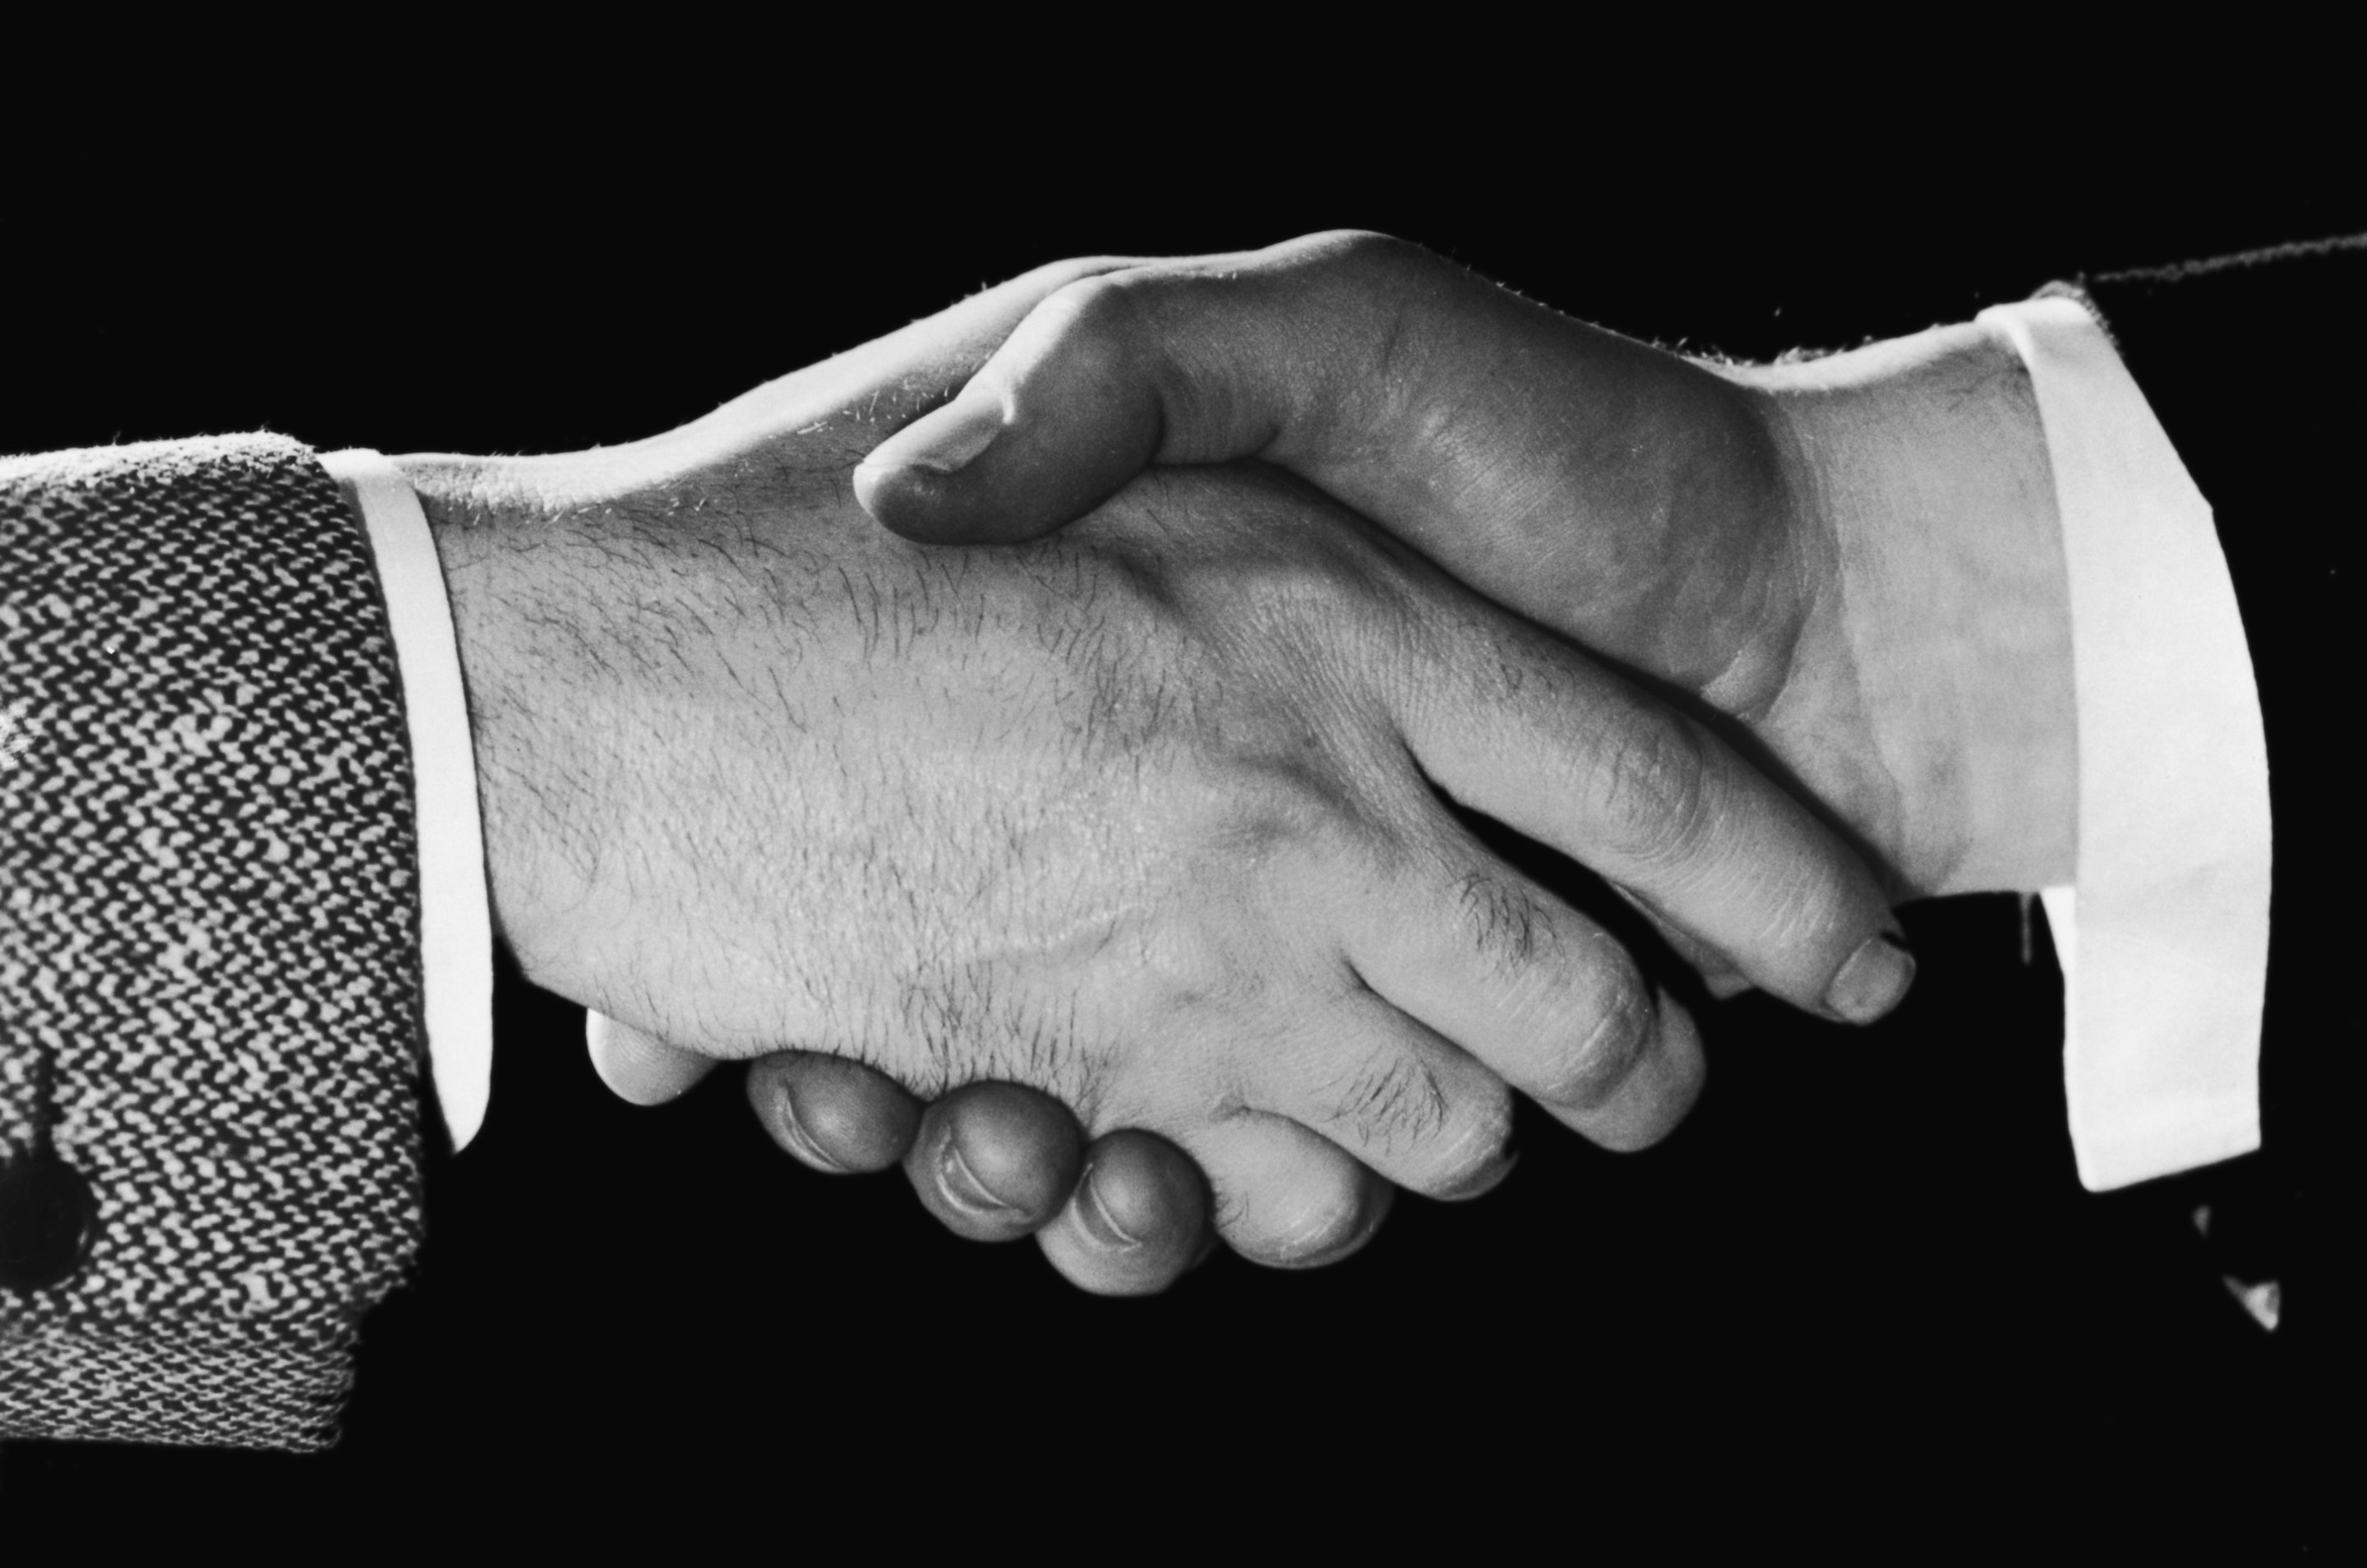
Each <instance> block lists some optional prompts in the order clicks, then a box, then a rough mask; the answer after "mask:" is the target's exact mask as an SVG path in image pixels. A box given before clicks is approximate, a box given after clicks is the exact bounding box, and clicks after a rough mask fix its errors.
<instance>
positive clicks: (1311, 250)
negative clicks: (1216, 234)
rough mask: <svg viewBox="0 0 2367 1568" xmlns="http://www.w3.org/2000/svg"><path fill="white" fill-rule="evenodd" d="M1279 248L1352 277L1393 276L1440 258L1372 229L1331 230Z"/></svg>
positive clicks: (1395, 237) (1378, 277) (1380, 277)
mask: <svg viewBox="0 0 2367 1568" xmlns="http://www.w3.org/2000/svg"><path fill="white" fill-rule="evenodd" d="M1277 249H1280V250H1283V251H1285V252H1288V253H1293V254H1294V255H1295V257H1296V258H1300V259H1304V260H1306V261H1308V262H1312V263H1315V264H1317V265H1323V266H1328V267H1332V268H1336V269H1338V270H1339V271H1341V272H1342V273H1344V274H1347V275H1349V276H1354V277H1358V278H1371V279H1376V280H1378V279H1394V278H1396V277H1398V276H1400V275H1402V274H1403V273H1405V272H1406V271H1408V270H1409V269H1410V268H1412V267H1416V266H1429V265H1433V263H1435V261H1436V260H1437V258H1436V257H1435V256H1433V254H1431V253H1430V252H1428V251H1426V250H1424V249H1423V248H1422V247H1421V246H1420V245H1417V244H1415V243H1413V242H1412V241H1410V240H1400V239H1399V238H1398V237H1397V236H1396V235H1394V234H1384V233H1381V232H1380V231H1377V230H1373V229H1328V230H1325V231H1322V232H1320V233H1316V234H1308V235H1306V236H1305V237H1303V238H1301V239H1297V240H1292V241H1289V242H1287V243H1285V245H1283V246H1279V247H1277Z"/></svg>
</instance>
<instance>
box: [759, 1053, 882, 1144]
mask: <svg viewBox="0 0 2367 1568" xmlns="http://www.w3.org/2000/svg"><path fill="white" fill-rule="evenodd" d="M748 1103H749V1105H750V1106H751V1107H753V1109H754V1111H755V1112H756V1120H757V1121H758V1122H760V1123H762V1124H763V1126H764V1131H765V1132H767V1133H769V1134H772V1138H773V1142H775V1143H776V1144H778V1145H780V1146H781V1148H782V1149H783V1150H784V1151H785V1152H787V1153H788V1154H790V1155H792V1156H796V1157H797V1158H798V1159H799V1160H801V1161H803V1162H804V1163H805V1164H807V1165H809V1166H811V1167H812V1168H814V1169H816V1170H821V1171H828V1172H830V1173H832V1174H833V1175H836V1174H841V1173H845V1172H854V1171H871V1170H885V1169H887V1168H889V1166H891V1165H894V1164H895V1163H896V1162H897V1161H899V1160H900V1159H902V1158H903V1157H904V1156H905V1155H906V1154H907V1153H908V1152H910V1150H911V1149H912V1140H913V1138H914V1137H915V1136H916V1135H917V1134H919V1132H920V1130H921V1102H920V1101H919V1100H914V1099H913V1098H912V1096H911V1095H909V1094H907V1093H905V1092H904V1089H903V1087H902V1086H901V1085H900V1084H899V1083H897V1082H896V1080H895V1079H893V1078H891V1077H889V1076H888V1075H887V1074H885V1073H882V1072H880V1071H878V1069H877V1068H874V1067H866V1066H864V1065H863V1064H862V1063H860V1062H850V1061H848V1060H846V1059H845V1058H844V1057H841V1056H825V1055H821V1054H820V1053H818V1052H812V1051H776V1052H775V1053H774V1054H773V1055H769V1056H761V1057H758V1058H757V1059H756V1060H755V1061H753V1062H751V1063H749V1064H748Z"/></svg>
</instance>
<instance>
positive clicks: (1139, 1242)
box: [1036, 1129, 1208, 1296]
mask: <svg viewBox="0 0 2367 1568" xmlns="http://www.w3.org/2000/svg"><path fill="white" fill-rule="evenodd" d="M1207 1234H1208V1184H1207V1181H1206V1179H1205V1178H1204V1177H1202V1176H1201V1174H1200V1168H1199V1167H1198V1166H1196V1165H1195V1164H1193V1163H1192V1159H1191V1156H1188V1155H1186V1154H1185V1153H1183V1150H1181V1149H1179V1148H1177V1147H1176V1146H1175V1145H1172V1144H1171V1143H1169V1142H1168V1141H1167V1140H1166V1139H1164V1138H1161V1137H1160V1136H1159V1135H1157V1134H1153V1133H1143V1132H1137V1131H1133V1130H1131V1129H1123V1130H1120V1131H1118V1132H1116V1133H1109V1134H1104V1135H1103V1136H1102V1137H1099V1138H1096V1139H1094V1140H1093V1145H1092V1146H1090V1147H1089V1148H1087V1149H1086V1151H1085V1166H1084V1175H1083V1176H1082V1178H1081V1179H1079V1180H1078V1182H1077V1188H1076V1191H1075V1192H1074V1193H1073V1194H1071V1195H1070V1199H1069V1201H1068V1202H1067V1203H1066V1204H1064V1205H1063V1206H1062V1207H1061V1210H1060V1212H1059V1213H1058V1214H1056V1215H1055V1216H1053V1218H1052V1221H1051V1223H1050V1224H1047V1225H1046V1226H1045V1227H1044V1228H1043V1229H1042V1230H1039V1231H1037V1232H1036V1245H1037V1246H1038V1247H1042V1248H1043V1249H1044V1256H1045V1257H1046V1258H1049V1259H1050V1260H1051V1263H1052V1267H1053V1268H1055V1269H1059V1271H1060V1273H1061V1274H1062V1275H1063V1276H1065V1277H1066V1278H1067V1279H1068V1280H1070V1282H1071V1283H1072V1284H1075V1285H1078V1286H1080V1287H1082V1289H1084V1290H1087V1291H1091V1292H1093V1293H1094V1294H1095V1295H1102V1296H1148V1295H1156V1294H1157V1293H1159V1292H1161V1291H1163V1290H1165V1289H1166V1288H1167V1287H1168V1286H1170V1285H1172V1284H1173V1283H1174V1282H1175V1281H1176V1280H1179V1279H1181V1278H1183V1272H1184V1270H1185V1269H1189V1268H1191V1266H1192V1265H1193V1263H1194V1262H1195V1261H1196V1260H1197V1259H1198V1258H1199V1256H1200V1253H1201V1245H1202V1242H1203V1240H1204V1238H1205V1237H1206V1235H1207Z"/></svg>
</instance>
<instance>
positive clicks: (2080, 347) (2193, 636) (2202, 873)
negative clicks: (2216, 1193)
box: [1980, 298, 2270, 1192]
mask: <svg viewBox="0 0 2367 1568" xmlns="http://www.w3.org/2000/svg"><path fill="white" fill-rule="evenodd" d="M1980 320H1981V321H1983V322H1984V323H1987V324H1989V325H1991V326H1993V327H1995V328H1996V329H1998V330H1999V331H2001V332H2003V333H2005V334H2006V335H2007V336H2009V337H2010V338H2011V340H2012V341H2013V344H2014V346H2015V347H2016V348H2017V349H2018V350H2019V351H2020V352H2021V354H2022V360H2023V362H2024V363H2025V364H2027V365H2028V366H2029V367H2030V374H2031V381H2032V385H2033V389H2034V391H2035V393H2036V397H2037V402H2038V411H2039V417H2040V419H2041V421H2042V422H2043V423H2044V426H2045V431H2046V444H2047V452H2048V457H2049V459H2050V461H2051V462H2052V464H2053V467H2054V472H2055V494H2056V505H2057V508H2058V510H2059V512H2060V513H2061V515H2062V524H2063V549H2064V557H2065V563H2066V566H2067V571H2068V578H2069V588H2070V610H2071V656H2072V666H2073V670H2072V678H2073V686H2074V690H2075V691H2076V693H2077V694H2078V748H2079V807H2078V862H2077V867H2076V871H2075V877H2076V886H2075V887H2058V888H2049V889H2047V890H2046V891H2045V893H2044V895H2043V897H2044V901H2045V905H2046V914H2047V921H2048V923H2049V925H2050V926H2052V928H2053V930H2054V932H2055V943H2056V953H2057V954H2058V955H2059V957H2060V959H2061V962H2062V967H2063V987H2064V998H2063V1013H2064V1046H2063V1065H2064V1083H2065V1088H2066V1090H2067V1096H2068V1100H2069V1104H2070V1113H2071V1143H2072V1147H2073V1150H2074V1152H2075V1153H2076V1155H2077V1156H2078V1167H2079V1179H2080V1181H2081V1182H2082V1183H2083V1184H2084V1185H2085V1186H2087V1188H2088V1189H2089V1190H2091V1191H2098V1192H2101V1191H2105V1190H2110V1189H2112V1188H2115V1187H2124V1186H2126V1185H2128V1184H2129V1183H2131V1182H2135V1181H2144V1180H2147V1179H2151V1178H2154V1177H2157V1176H2167V1175H2169V1174H2171V1173H2173V1172H2176V1171H2180V1170H2185V1169H2189V1168H2192V1167H2194V1166H2199V1165H2208V1164H2210V1163H2212V1162H2213V1161H2214V1160H2222V1159H2226V1158H2229V1157H2231V1156H2236V1155H2240V1154H2246V1153H2248V1152H2249V1151H2251V1150H2253V1149H2256V1148H2258V1147H2259V1143H2260V1131H2259V1049H2260V1007H2261V1003H2262V1000H2263V998H2265V996H2266V994H2267V987H2268V956H2269V851H2270V840H2269V767H2268V746H2267V742H2266V739H2265V738H2264V736H2263V734H2262V731H2261V726H2260V704H2259V692H2258V688H2257V687H2256V686H2255V685H2254V683H2253V680H2252V660H2251V655H2250V653H2249V650H2248V649H2247V647H2246V645H2245V642H2244V628H2243V623H2242V621H2241V620H2240V619H2239V618H2238V616H2237V609H2236V594H2235V587H2234V583H2233V581H2232V580H2231V579H2230V578H2229V576H2228V572H2227V562H2226V558H2225V556H2224V555H2223V554H2222V553H2221V551H2220V548H2219V537H2218V533H2217V531H2216V529H2215V528H2214V526H2213V524H2212V517H2211V507H2210V504H2209V503H2208V502H2205V501H2204V500H2203V494H2202V492H2201V491H2198V490H2196V489H2195V487H2194V481H2193V480H2192V479H2190V478H2189V477H2188V476H2187V472H2186V468H2185V465H2184V464H2182V463H2180V461H2179V458H2178V454H2177V452H2176V451H2175V450H2174V449H2173V448H2172V447H2171V446H2170V444H2169V436H2168V435H2167V434H2165V433H2164V432H2163V430H2162V428H2161V424H2160V422H2159V421H2157V419H2155V417H2154V414H2153V410H2152V409H2151V407H2150V406H2148V405H2147V404H2146V400H2145V396H2144V394H2143V393H2142V392H2140V391H2139V390H2138V389H2137V385H2136V382H2135V380H2134V379H2133V378H2131V377H2130V375H2129V373H2128V370H2127V368H2126V367H2124V366H2123V365H2122V363H2121V360H2120V356H2119V355H2118V354H2116V353H2115V352H2114V351H2113V349H2112V342H2111V340H2110V339H2109V338H2107V337H2106V336H2105V334H2104V333H2103V331H2102V330H2101V328H2100V327H2099V326H2098V325H2097V323H2096V321H2095V320H2094V318H2093V317H2091V316H2090V314H2089V313H2088V311H2087V310H2085V309H2083V308H2082V307H2081V306H2080V305H2079V304H2078V302H2077V301H2076V300H2072V299H2061V298H2050V299H2033V300H2027V301H2024V302H2022V303H2021V304H2017V305H2005V306H1999V307H1998V308H1996V309H1994V310H1985V311H1983V312H1982V313H1981V316H1980Z"/></svg>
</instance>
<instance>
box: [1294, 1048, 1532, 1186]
mask: <svg viewBox="0 0 2367 1568" xmlns="http://www.w3.org/2000/svg"><path fill="white" fill-rule="evenodd" d="M1487 1082H1488V1087H1487V1088H1486V1089H1478V1088H1476V1087H1472V1086H1458V1088H1457V1089H1456V1090H1455V1091H1452V1092H1450V1090H1449V1089H1448V1087H1447V1085H1446V1083H1445V1081H1444V1079H1443V1078H1442V1077H1440V1075H1439V1072H1438V1069H1437V1068H1436V1066H1433V1064H1432V1063H1430V1062H1429V1061H1426V1060H1424V1059H1423V1058H1422V1057H1421V1055H1418V1054H1417V1053H1415V1052H1411V1051H1407V1050H1403V1049H1399V1048H1395V1047H1392V1048H1389V1049H1387V1050H1384V1051H1382V1052H1379V1053H1377V1054H1376V1055H1375V1057H1374V1058H1373V1059H1372V1060H1371V1061H1369V1062H1368V1063H1367V1064H1366V1066H1365V1069H1364V1070H1363V1071H1361V1072H1359V1073H1358V1074H1356V1075H1355V1076H1354V1077H1352V1078H1350V1079H1349V1080H1348V1081H1347V1082H1346V1084H1345V1085H1343V1086H1342V1089H1341V1091H1340V1093H1339V1095H1338V1097H1337V1100H1336V1101H1335V1106H1334V1111H1333V1118H1332V1120H1333V1122H1334V1125H1335V1128H1336V1129H1337V1130H1338V1132H1339V1133H1340V1134H1341V1135H1342V1137H1343V1138H1344V1139H1346V1140H1347V1141H1348V1143H1349V1144H1350V1146H1351V1147H1352V1148H1353V1149H1356V1150H1358V1151H1360V1152H1361V1153H1362V1154H1363V1155H1364V1156H1366V1157H1368V1158H1371V1159H1374V1160H1377V1161H1381V1162H1383V1163H1385V1164H1387V1166H1389V1167H1390V1168H1391V1170H1392V1174H1393V1175H1395V1176H1396V1177H1397V1178H1398V1179H1399V1180H1401V1181H1404V1182H1405V1183H1407V1185H1409V1186H1411V1187H1413V1188H1415V1189H1416V1190H1420V1191H1423V1192H1443V1191H1455V1190H1460V1189H1462V1188H1465V1187H1467V1186H1469V1185H1471V1184H1472V1183H1473V1182H1475V1181H1477V1180H1478V1179H1482V1178H1483V1177H1484V1176H1485V1174H1486V1173H1487V1172H1488V1171H1489V1168H1491V1167H1493V1166H1494V1165H1496V1164H1497V1163H1498V1162H1500V1161H1501V1159H1502V1157H1503V1153H1504V1149H1505V1146H1506V1145H1508V1144H1509V1143H1510V1142H1511V1139H1512V1095H1511V1091H1510V1090H1509V1089H1506V1088H1505V1087H1504V1085H1503V1084H1502V1082H1501V1080H1499V1079H1495V1078H1493V1077H1490V1078H1489V1079H1488V1080H1487Z"/></svg>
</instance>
